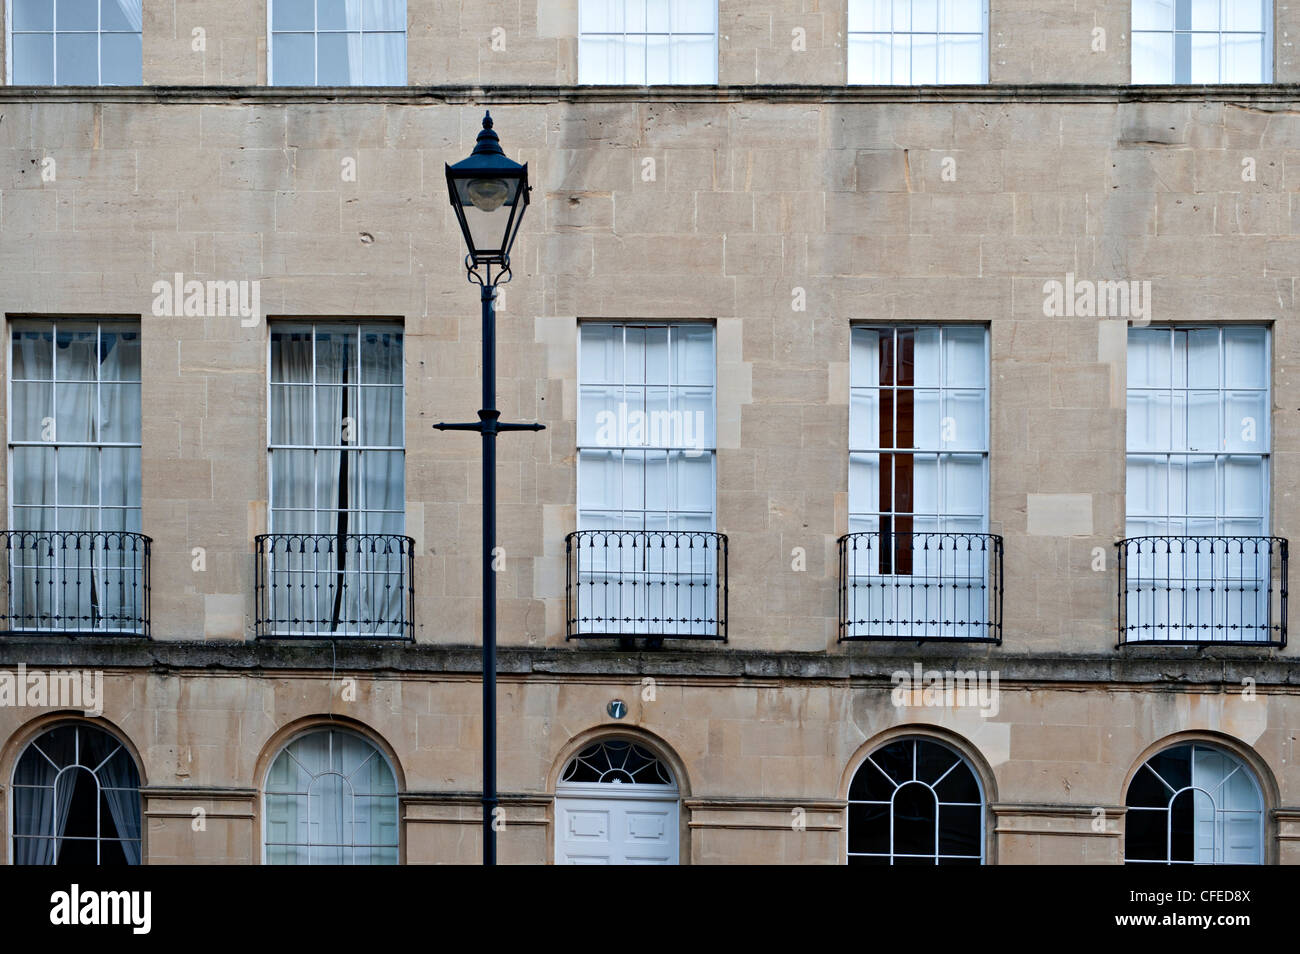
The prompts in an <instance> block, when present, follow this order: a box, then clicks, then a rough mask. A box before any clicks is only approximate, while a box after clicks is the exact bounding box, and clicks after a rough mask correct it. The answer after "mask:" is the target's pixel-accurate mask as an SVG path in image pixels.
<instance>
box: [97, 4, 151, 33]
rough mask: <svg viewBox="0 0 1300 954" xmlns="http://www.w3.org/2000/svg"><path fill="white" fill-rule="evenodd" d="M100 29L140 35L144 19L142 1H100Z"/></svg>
mask: <svg viewBox="0 0 1300 954" xmlns="http://www.w3.org/2000/svg"><path fill="white" fill-rule="evenodd" d="M99 11H100V13H99V28H100V29H101V30H120V31H124V32H127V33H130V32H135V33H139V32H140V29H141V26H142V24H143V23H144V17H143V13H142V10H141V0H100V4H99Z"/></svg>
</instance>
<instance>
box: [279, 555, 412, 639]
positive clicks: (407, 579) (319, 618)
mask: <svg viewBox="0 0 1300 954" xmlns="http://www.w3.org/2000/svg"><path fill="white" fill-rule="evenodd" d="M256 554H257V559H256V567H255V573H256V583H255V589H256V608H255V609H256V616H257V621H256V628H257V635H258V636H259V637H280V638H291V639H314V638H321V639H343V638H351V639H414V638H415V584H414V580H415V541H414V540H412V539H411V538H410V537H403V536H397V535H395V534H386V533H348V534H329V533H264V534H261V535H260V536H259V537H257V540H256Z"/></svg>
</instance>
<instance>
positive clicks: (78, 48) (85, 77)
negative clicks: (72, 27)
mask: <svg viewBox="0 0 1300 954" xmlns="http://www.w3.org/2000/svg"><path fill="white" fill-rule="evenodd" d="M55 43H56V45H57V53H58V58H59V71H58V77H57V80H58V84H59V85H60V86H96V85H98V83H99V40H98V37H97V36H96V35H95V34H94V33H60V34H59V35H58V36H57V37H55Z"/></svg>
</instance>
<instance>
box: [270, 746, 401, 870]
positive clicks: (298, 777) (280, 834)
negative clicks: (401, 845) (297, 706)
mask: <svg viewBox="0 0 1300 954" xmlns="http://www.w3.org/2000/svg"><path fill="white" fill-rule="evenodd" d="M397 803H398V799H397V778H396V775H395V774H394V772H393V768H392V766H391V765H390V764H389V763H388V759H387V758H385V757H384V754H383V753H382V752H380V751H379V749H378V748H376V747H375V746H374V745H373V744H372V743H371V742H370V741H369V740H367V739H365V738H362V737H361V736H360V735H357V734H356V733H354V732H346V731H343V730H339V729H322V730H318V731H314V732H308V733H307V734H306V735H300V736H298V737H297V738H296V739H294V740H293V741H292V742H290V743H289V744H288V745H286V746H285V747H284V748H283V749H281V750H280V754H279V755H277V756H276V757H275V761H274V762H273V763H271V769H270V771H269V772H268V773H267V778H266V796H265V811H264V813H263V815H264V829H263V830H264V841H263V843H264V851H265V858H266V863H267V864H288V865H292V864H317V865H366V864H372V865H381V864H389V865H395V864H397V846H398V825H397Z"/></svg>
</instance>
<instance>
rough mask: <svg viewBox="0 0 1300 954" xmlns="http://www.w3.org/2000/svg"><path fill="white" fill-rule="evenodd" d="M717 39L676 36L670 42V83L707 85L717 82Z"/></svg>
mask: <svg viewBox="0 0 1300 954" xmlns="http://www.w3.org/2000/svg"><path fill="white" fill-rule="evenodd" d="M717 63H718V53H717V38H716V37H715V36H713V35H709V36H677V37H673V41H672V65H671V71H672V82H673V83H676V84H678V85H684V84H700V83H704V84H708V83H714V82H716V81H717Z"/></svg>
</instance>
